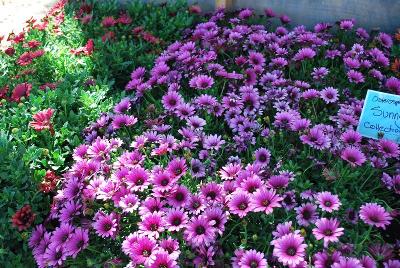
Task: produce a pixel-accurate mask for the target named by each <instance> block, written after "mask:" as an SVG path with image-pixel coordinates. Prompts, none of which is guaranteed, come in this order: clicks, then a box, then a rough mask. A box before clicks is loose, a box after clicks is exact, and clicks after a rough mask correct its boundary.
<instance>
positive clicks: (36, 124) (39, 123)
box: [29, 108, 54, 135]
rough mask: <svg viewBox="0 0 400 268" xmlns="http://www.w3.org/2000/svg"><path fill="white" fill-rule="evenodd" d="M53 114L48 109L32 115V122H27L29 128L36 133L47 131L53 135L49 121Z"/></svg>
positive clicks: (51, 110) (52, 111)
mask: <svg viewBox="0 0 400 268" xmlns="http://www.w3.org/2000/svg"><path fill="white" fill-rule="evenodd" d="M53 113H54V110H53V109H51V108H49V109H46V110H43V111H40V112H38V113H36V114H34V115H33V116H32V117H33V120H34V121H31V122H29V126H30V127H32V128H34V129H35V130H36V131H42V130H45V129H48V130H49V131H50V133H51V135H54V129H53V124H52V123H51V121H50V120H51V117H52V116H53Z"/></svg>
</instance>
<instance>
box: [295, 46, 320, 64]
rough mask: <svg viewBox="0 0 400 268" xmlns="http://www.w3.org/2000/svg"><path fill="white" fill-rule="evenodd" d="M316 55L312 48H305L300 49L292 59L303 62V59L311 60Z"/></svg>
mask: <svg viewBox="0 0 400 268" xmlns="http://www.w3.org/2000/svg"><path fill="white" fill-rule="evenodd" d="M315 55H316V53H315V51H314V50H313V49H312V48H309V47H305V48H302V49H300V50H299V51H298V52H297V53H296V54H295V55H294V57H293V60H295V61H303V60H305V59H312V58H314V57H315Z"/></svg>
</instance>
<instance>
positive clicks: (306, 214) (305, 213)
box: [303, 210, 311, 220]
mask: <svg viewBox="0 0 400 268" xmlns="http://www.w3.org/2000/svg"><path fill="white" fill-rule="evenodd" d="M303 218H304V219H305V220H309V219H310V218H311V211H309V210H304V211H303Z"/></svg>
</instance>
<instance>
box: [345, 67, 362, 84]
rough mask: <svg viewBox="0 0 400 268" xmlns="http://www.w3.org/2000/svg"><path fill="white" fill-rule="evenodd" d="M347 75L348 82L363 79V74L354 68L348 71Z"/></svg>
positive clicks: (356, 81)
mask: <svg viewBox="0 0 400 268" xmlns="http://www.w3.org/2000/svg"><path fill="white" fill-rule="evenodd" d="M347 77H348V78H349V81H350V82H352V83H355V84H359V83H363V82H364V81H365V79H364V76H363V74H362V73H360V72H357V71H354V70H350V71H348V72H347Z"/></svg>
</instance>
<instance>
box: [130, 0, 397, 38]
mask: <svg viewBox="0 0 400 268" xmlns="http://www.w3.org/2000/svg"><path fill="white" fill-rule="evenodd" d="M125 1H129V0H125ZM144 1H145V2H153V3H161V2H165V1H166V0H144ZM168 1H174V0H168ZM188 3H189V4H196V3H197V4H199V5H200V6H201V7H202V8H203V10H204V11H205V12H208V11H212V10H214V8H215V0H188ZM245 7H249V8H253V9H255V10H256V11H257V12H258V13H263V10H264V9H265V8H267V7H269V8H272V9H273V10H274V11H275V12H276V13H278V14H282V13H285V14H287V15H289V16H290V17H291V19H292V22H293V24H304V25H306V26H308V27H312V26H314V25H315V24H316V23H318V22H332V23H333V22H335V21H337V20H340V19H344V18H355V19H356V22H357V23H356V25H357V26H362V27H365V28H367V29H369V30H370V29H372V28H377V27H378V28H379V29H380V30H382V31H385V32H388V33H391V32H392V33H393V32H395V31H396V29H397V28H400V0H233V8H234V9H241V8H245Z"/></svg>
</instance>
